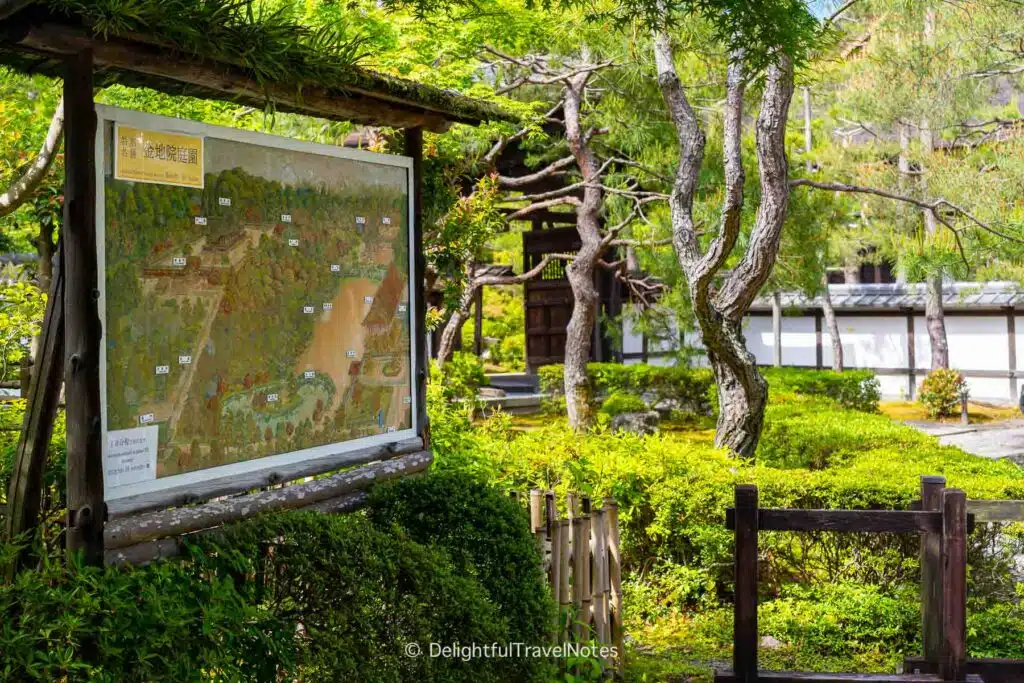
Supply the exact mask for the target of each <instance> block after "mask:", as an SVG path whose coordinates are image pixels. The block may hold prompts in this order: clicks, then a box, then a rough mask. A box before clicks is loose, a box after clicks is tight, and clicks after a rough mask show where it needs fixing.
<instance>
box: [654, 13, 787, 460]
mask: <svg viewBox="0 0 1024 683" xmlns="http://www.w3.org/2000/svg"><path fill="white" fill-rule="evenodd" d="M654 56H655V63H656V66H657V69H658V85H659V87H660V88H661V91H662V95H663V96H664V98H665V103H666V105H667V106H668V110H669V115H670V116H671V118H672V122H673V124H674V125H675V128H676V132H677V135H678V142H679V166H678V167H677V169H676V175H675V179H674V182H673V187H672V195H671V198H670V199H669V206H670V208H671V211H672V233H673V246H674V247H675V250H676V255H677V256H678V259H679V265H680V267H681V269H682V271H683V274H684V275H685V277H686V280H687V284H688V285H689V292H690V302H691V304H692V306H693V311H694V316H695V318H696V321H697V326H698V329H699V330H700V333H701V337H702V340H703V343H704V346H705V348H706V349H707V354H708V360H709V362H710V364H711V368H712V370H713V371H714V374H715V381H716V385H717V389H718V398H719V413H718V425H717V430H716V432H715V444H716V445H717V446H720V447H723V448H728V449H729V450H730V451H732V452H733V453H735V454H737V455H739V456H741V457H748V458H749V457H753V455H754V453H755V451H756V449H757V444H758V441H759V440H760V437H761V428H762V426H763V424H764V408H765V404H766V403H767V400H768V385H767V383H766V382H765V381H764V378H762V377H761V375H760V373H759V372H758V370H757V364H756V361H755V359H754V356H753V355H752V354H751V353H750V352H749V351H748V350H747V348H746V340H745V339H744V337H743V327H742V324H743V317H744V315H746V313H747V311H748V310H749V308H750V305H751V303H752V302H753V300H754V298H755V297H756V296H757V293H758V291H760V289H761V287H763V286H764V284H765V282H766V281H767V279H768V276H769V274H770V273H771V269H772V266H773V265H774V263H775V258H776V256H777V255H778V251H779V243H780V241H781V237H782V224H783V222H784V221H785V217H786V210H787V209H788V206H789V168H788V164H787V161H786V153H785V133H786V122H787V118H788V115H789V104H790V102H791V100H792V98H793V66H792V62H791V60H790V59H789V58H788V57H787V56H786V55H784V54H781V53H780V54H778V56H777V57H776V61H775V63H774V64H772V65H771V66H770V67H769V68H768V71H767V77H766V81H765V87H764V92H763V95H762V98H761V111H760V113H759V114H758V117H757V124H756V127H757V135H756V138H757V159H758V172H759V177H760V181H761V203H760V205H759V206H758V208H757V215H756V217H755V220H754V226H753V228H752V229H751V233H750V240H749V242H748V245H747V248H746V251H745V252H744V254H743V257H742V259H741V260H740V262H739V263H738V264H737V265H736V267H735V268H734V269H733V270H732V272H731V273H730V274H729V275H728V276H727V277H726V278H725V281H724V282H723V283H722V285H721V287H720V289H719V290H718V291H717V292H715V291H714V290H713V287H712V284H713V279H714V277H715V275H716V274H718V272H719V271H720V270H721V268H722V266H723V265H724V264H725V262H726V260H727V258H728V257H729V255H730V253H731V252H732V250H733V248H734V247H735V246H736V241H737V238H738V237H739V232H740V223H741V216H742V209H743V185H744V181H745V178H744V171H743V164H742V157H741V141H742V132H743V131H742V126H743V96H744V91H745V87H746V73H745V64H744V61H745V55H744V54H743V52H742V51H735V52H733V53H732V55H730V62H729V70H728V78H727V84H728V85H727V95H726V106H725V118H724V129H723V131H724V139H723V157H724V165H725V197H724V202H723V207H722V219H721V223H720V226H719V229H718V232H717V234H716V235H715V237H714V238H713V239H712V240H711V242H710V243H709V244H708V245H707V247H706V248H702V245H701V244H700V241H699V240H698V236H697V233H696V230H695V224H694V219H693V199H694V192H695V190H696V186H697V179H698V175H699V172H700V168H701V165H702V164H703V159H704V143H705V137H704V133H703V131H702V130H701V125H700V122H699V121H698V119H697V116H696V113H695V112H694V110H693V108H692V107H691V106H690V103H689V101H688V99H687V96H686V92H685V89H684V88H683V86H682V83H681V82H680V80H679V76H678V74H677V73H676V68H675V63H674V58H673V54H672V46H671V41H670V39H669V37H668V35H667V34H665V33H662V34H660V35H659V36H658V37H657V39H656V41H655V49H654Z"/></svg>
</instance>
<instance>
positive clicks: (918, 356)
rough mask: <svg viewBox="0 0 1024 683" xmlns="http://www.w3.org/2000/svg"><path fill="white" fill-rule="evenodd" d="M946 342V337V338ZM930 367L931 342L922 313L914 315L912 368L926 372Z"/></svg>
mask: <svg viewBox="0 0 1024 683" xmlns="http://www.w3.org/2000/svg"><path fill="white" fill-rule="evenodd" d="M947 342H948V339H947ZM931 367H932V342H931V339H929V337H928V327H927V321H926V320H925V319H924V316H923V315H915V316H914V368H915V369H917V370H924V371H925V372H927V371H928V370H930V369H931Z"/></svg>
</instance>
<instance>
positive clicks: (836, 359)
mask: <svg viewBox="0 0 1024 683" xmlns="http://www.w3.org/2000/svg"><path fill="white" fill-rule="evenodd" d="M822 279H823V281H824V282H823V284H824V288H825V289H824V292H823V294H822V298H821V310H822V313H824V315H825V327H827V328H828V336H829V339H831V340H832V369H833V370H835V371H836V372H842V371H843V340H842V338H841V337H840V336H839V323H838V322H836V309H834V308H832V295H831V294H829V291H828V276H827V275H826V276H824V277H823V278H822Z"/></svg>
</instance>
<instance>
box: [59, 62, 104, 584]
mask: <svg viewBox="0 0 1024 683" xmlns="http://www.w3.org/2000/svg"><path fill="white" fill-rule="evenodd" d="M64 152H65V155H66V156H65V159H66V161H65V172H64V173H65V184H64V197H65V203H64V234H63V242H64V254H63V259H64V277H65V281H64V353H65V357H66V365H65V373H66V374H65V378H64V388H65V399H66V404H67V432H68V436H67V440H68V447H67V451H68V454H67V497H68V520H67V521H68V525H67V549H68V553H76V552H81V553H83V561H84V562H85V563H86V564H90V565H102V564H103V523H104V521H105V518H106V506H105V504H104V500H103V444H102V434H101V422H100V419H101V418H100V411H101V407H100V337H101V336H102V323H101V322H100V317H99V308H98V300H99V290H98V289H97V286H98V283H99V274H98V270H97V269H98V266H97V257H96V246H97V244H96V107H95V105H94V103H93V59H92V52H91V51H90V50H84V51H82V52H79V53H77V54H73V55H70V56H68V57H67V61H66V73H65V76H64Z"/></svg>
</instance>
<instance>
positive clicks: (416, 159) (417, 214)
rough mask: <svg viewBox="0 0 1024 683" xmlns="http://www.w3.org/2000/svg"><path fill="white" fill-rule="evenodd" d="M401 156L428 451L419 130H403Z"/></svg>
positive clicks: (420, 410) (421, 423)
mask: <svg viewBox="0 0 1024 683" xmlns="http://www.w3.org/2000/svg"><path fill="white" fill-rule="evenodd" d="M403 151H404V153H405V156H407V157H411V158H412V187H411V188H410V192H411V193H412V207H413V208H412V246H413V251H414V252H415V253H414V254H413V263H414V266H415V268H414V272H413V273H412V278H413V291H415V292H416V302H415V303H416V307H415V310H414V311H413V314H414V315H415V316H416V317H415V323H416V324H415V329H416V335H417V336H418V337H419V344H418V345H417V351H416V375H417V376H416V385H415V388H414V390H415V392H416V424H417V425H418V427H419V431H420V434H421V435H422V436H423V447H424V448H426V449H429V448H430V422H429V420H428V418H427V377H428V376H429V374H430V372H429V370H430V357H429V356H428V355H427V340H428V338H429V336H430V333H429V332H427V288H426V285H425V284H424V283H425V280H424V274H425V273H426V272H427V261H426V256H425V255H424V251H423V129H422V128H406V129H405V149H404V150H403Z"/></svg>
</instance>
